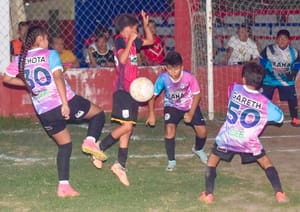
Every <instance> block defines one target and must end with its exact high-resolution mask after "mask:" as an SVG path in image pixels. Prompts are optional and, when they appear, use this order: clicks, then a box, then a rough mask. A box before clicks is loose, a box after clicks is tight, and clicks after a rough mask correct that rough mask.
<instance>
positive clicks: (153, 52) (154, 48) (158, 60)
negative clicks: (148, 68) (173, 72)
mask: <svg viewBox="0 0 300 212" xmlns="http://www.w3.org/2000/svg"><path fill="white" fill-rule="evenodd" d="M149 28H150V30H151V33H152V36H153V39H154V43H153V45H151V46H144V47H143V48H142V51H141V57H142V59H143V64H145V65H161V64H162V63H163V60H164V57H165V54H166V48H165V44H164V42H163V41H162V40H161V38H160V37H159V36H158V35H157V34H156V23H155V21H154V20H149Z"/></svg>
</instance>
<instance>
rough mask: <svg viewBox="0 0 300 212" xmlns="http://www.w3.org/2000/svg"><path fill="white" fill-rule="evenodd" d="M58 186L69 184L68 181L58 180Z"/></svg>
mask: <svg viewBox="0 0 300 212" xmlns="http://www.w3.org/2000/svg"><path fill="white" fill-rule="evenodd" d="M59 184H62V185H68V184H69V180H60V181H59Z"/></svg>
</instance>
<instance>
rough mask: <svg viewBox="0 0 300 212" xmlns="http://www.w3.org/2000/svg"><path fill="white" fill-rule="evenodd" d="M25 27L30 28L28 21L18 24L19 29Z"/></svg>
mask: <svg viewBox="0 0 300 212" xmlns="http://www.w3.org/2000/svg"><path fill="white" fill-rule="evenodd" d="M24 26H29V23H28V22H27V21H21V22H19V23H18V29H20V28H21V27H24Z"/></svg>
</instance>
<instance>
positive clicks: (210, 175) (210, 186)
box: [205, 166, 217, 195]
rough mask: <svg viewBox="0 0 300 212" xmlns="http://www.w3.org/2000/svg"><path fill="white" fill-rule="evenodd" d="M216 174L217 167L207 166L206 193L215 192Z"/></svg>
mask: <svg viewBox="0 0 300 212" xmlns="http://www.w3.org/2000/svg"><path fill="white" fill-rule="evenodd" d="M216 176H217V173H216V167H211V166H208V167H206V172H205V193H206V195H208V194H213V193H214V187H215V179H216Z"/></svg>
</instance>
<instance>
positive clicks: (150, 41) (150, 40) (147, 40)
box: [141, 10, 154, 46]
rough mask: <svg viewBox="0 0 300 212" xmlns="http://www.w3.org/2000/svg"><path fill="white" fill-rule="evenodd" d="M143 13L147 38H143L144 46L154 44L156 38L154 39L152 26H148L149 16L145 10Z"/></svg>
mask: <svg viewBox="0 0 300 212" xmlns="http://www.w3.org/2000/svg"><path fill="white" fill-rule="evenodd" d="M141 15H142V18H143V26H144V31H145V39H144V40H143V46H148V45H152V44H153V42H154V39H153V35H152V33H151V31H150V28H149V26H148V23H149V16H148V15H146V13H145V11H144V10H142V11H141Z"/></svg>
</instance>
